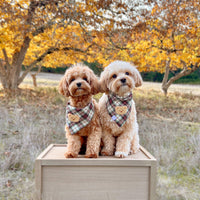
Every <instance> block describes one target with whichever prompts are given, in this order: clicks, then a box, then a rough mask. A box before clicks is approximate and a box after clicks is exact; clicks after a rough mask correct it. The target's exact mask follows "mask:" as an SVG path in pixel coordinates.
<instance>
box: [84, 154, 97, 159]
mask: <svg viewBox="0 0 200 200" xmlns="http://www.w3.org/2000/svg"><path fill="white" fill-rule="evenodd" d="M85 158H98V155H97V154H95V153H92V154H86V155H85Z"/></svg>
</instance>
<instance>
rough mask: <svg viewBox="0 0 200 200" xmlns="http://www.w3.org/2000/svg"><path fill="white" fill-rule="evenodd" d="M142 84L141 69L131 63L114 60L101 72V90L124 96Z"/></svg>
mask: <svg viewBox="0 0 200 200" xmlns="http://www.w3.org/2000/svg"><path fill="white" fill-rule="evenodd" d="M141 85H142V77H141V75H140V73H139V71H138V70H137V69H136V68H135V67H134V66H133V65H131V64H130V63H128V62H124V61H114V62H112V63H111V64H109V65H108V66H107V67H106V68H105V69H104V71H103V72H102V73H101V78H100V86H101V92H106V93H108V92H109V91H112V92H113V93H115V94H117V95H119V96H124V95H125V94H126V93H128V92H130V91H131V90H132V89H133V88H134V87H139V86H141Z"/></svg>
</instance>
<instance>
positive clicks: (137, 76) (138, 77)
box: [133, 67, 143, 87]
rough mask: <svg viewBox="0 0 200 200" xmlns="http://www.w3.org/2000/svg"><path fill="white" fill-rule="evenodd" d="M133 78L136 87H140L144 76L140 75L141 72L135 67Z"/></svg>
mask: <svg viewBox="0 0 200 200" xmlns="http://www.w3.org/2000/svg"><path fill="white" fill-rule="evenodd" d="M133 78H134V81H135V87H139V86H141V85H142V83H143V81H142V77H141V75H140V72H139V71H138V70H137V69H136V68H135V67H134V68H133Z"/></svg>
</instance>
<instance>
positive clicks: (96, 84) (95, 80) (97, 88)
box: [90, 71, 100, 94]
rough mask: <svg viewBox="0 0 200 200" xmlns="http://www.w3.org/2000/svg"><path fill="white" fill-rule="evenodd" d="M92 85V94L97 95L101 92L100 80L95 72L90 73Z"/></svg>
mask: <svg viewBox="0 0 200 200" xmlns="http://www.w3.org/2000/svg"><path fill="white" fill-rule="evenodd" d="M90 85H91V93H92V94H97V93H99V92H100V85H99V80H98V78H97V77H96V75H95V74H94V72H93V71H91V72H90Z"/></svg>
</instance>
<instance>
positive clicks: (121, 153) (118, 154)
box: [115, 151, 128, 158]
mask: <svg viewBox="0 0 200 200" xmlns="http://www.w3.org/2000/svg"><path fill="white" fill-rule="evenodd" d="M127 156H128V154H127V153H126V152H121V151H116V152H115V157H117V158H125V157H127Z"/></svg>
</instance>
